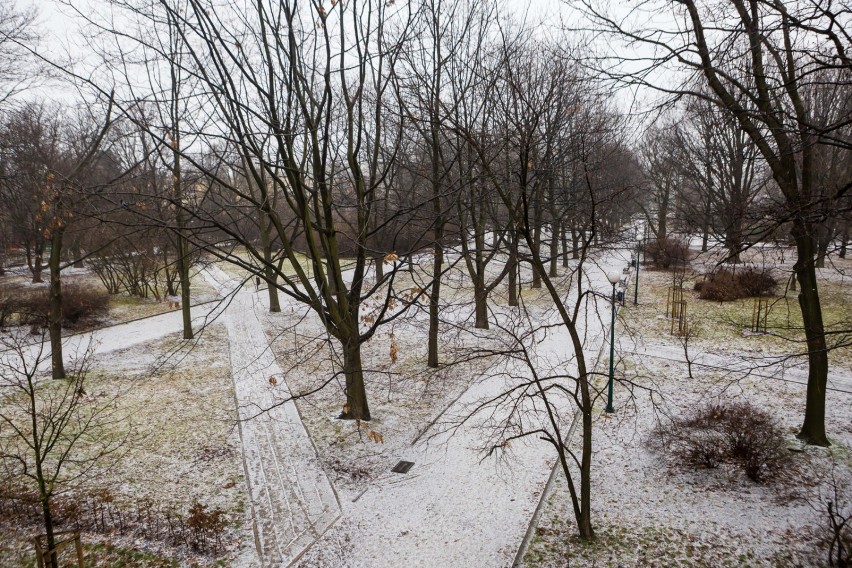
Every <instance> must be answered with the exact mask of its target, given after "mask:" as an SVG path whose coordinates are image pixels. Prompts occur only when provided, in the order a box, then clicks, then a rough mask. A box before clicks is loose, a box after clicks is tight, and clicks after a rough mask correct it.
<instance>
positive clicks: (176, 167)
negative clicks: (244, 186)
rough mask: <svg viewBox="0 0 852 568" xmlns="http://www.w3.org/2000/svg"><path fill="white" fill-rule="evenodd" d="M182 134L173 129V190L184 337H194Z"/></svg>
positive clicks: (175, 128)
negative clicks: (182, 160)
mask: <svg viewBox="0 0 852 568" xmlns="http://www.w3.org/2000/svg"><path fill="white" fill-rule="evenodd" d="M179 136H180V134H179V132H178V129H177V126H175V127H174V129H173V131H172V144H173V146H172V156H173V160H174V164H173V170H172V190H173V192H174V199H175V201H176V203H175V224H176V225H177V245H178V247H177V248H178V274H179V277H180V309H181V316H182V318H183V338H184V339H192V338H193V332H192V313H191V308H190V302H191V297H190V283H189V269H190V259H189V239H188V238H187V235H186V219H185V217H184V211H183V207H184V202H183V197H184V195H183V172H182V171H181V162H180V138H179Z"/></svg>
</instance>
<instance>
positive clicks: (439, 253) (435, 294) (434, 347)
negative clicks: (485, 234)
mask: <svg viewBox="0 0 852 568" xmlns="http://www.w3.org/2000/svg"><path fill="white" fill-rule="evenodd" d="M437 232H438V231H437V230H436V233H437ZM433 252H434V255H435V262H434V263H433V264H432V290H431V293H430V294H429V354H428V357H427V359H428V361H427V363H426V364H427V365H428V366H429V367H431V368H433V369H436V368H437V367H438V327H439V325H438V324H439V321H438V316H439V313H438V308H439V307H440V300H441V271H442V270H443V264H444V250H443V249H442V248H441V243H440V241H439V240H437V239H436V241H435V246H434V248H433Z"/></svg>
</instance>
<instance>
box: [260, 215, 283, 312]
mask: <svg viewBox="0 0 852 568" xmlns="http://www.w3.org/2000/svg"><path fill="white" fill-rule="evenodd" d="M260 219H261V221H260V235H261V239H262V243H261V244H262V245H263V276H264V278H265V279H266V293H267V294H268V296H269V313H272V314H276V313H279V312H280V311H281V302H279V300H278V286H276V285H275V283H276V282H277V280H278V275H277V274H276V273H275V267H274V266H273V262H272V243H271V242H270V240H269V225H268V221H266V211H262V210H261V211H260Z"/></svg>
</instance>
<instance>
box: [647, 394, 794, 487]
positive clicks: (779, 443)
mask: <svg viewBox="0 0 852 568" xmlns="http://www.w3.org/2000/svg"><path fill="white" fill-rule="evenodd" d="M650 444H651V446H652V448H653V449H655V450H657V451H660V452H664V453H667V454H669V455H670V456H671V457H672V458H673V459H674V461H675V463H677V464H679V465H681V466H686V467H692V468H696V467H698V468H716V467H719V466H720V465H723V464H729V465H731V466H733V467H736V468H738V469H739V470H741V471H742V472H743V473H744V474H745V475H746V477H748V478H749V479H751V480H752V481H754V482H756V483H762V482H765V481H768V480H771V479H772V478H773V477H775V476H776V475H777V473H778V472H779V471H780V470H781V469H782V466H783V461H784V460H785V459H786V458H787V455H788V453H787V452H786V451H785V446H784V437H783V435H782V432H781V429H780V428H779V427H778V425H777V424H776V423H775V421H774V420H773V419H772V417H771V416H770V415H769V414H768V413H766V412H764V411H762V410H759V409H757V408H755V407H753V406H751V405H750V404H748V403H747V402H745V403H727V404H707V405H704V406H702V407H699V408H697V409H695V410H694V411H692V412H691V413H689V414H687V415H685V416H681V417H677V418H673V419H671V421H670V422H669V423H666V424H660V425H658V426H657V428H655V429H654V432H653V434H652V437H651V441H650Z"/></svg>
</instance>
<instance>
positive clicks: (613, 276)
mask: <svg viewBox="0 0 852 568" xmlns="http://www.w3.org/2000/svg"><path fill="white" fill-rule="evenodd" d="M606 278H607V280H609V283H610V284H612V285H613V286H615V285H616V284H618V282H619V281H620V280H621V274H620V273H619V272H615V271H611V272H607V273H606Z"/></svg>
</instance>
